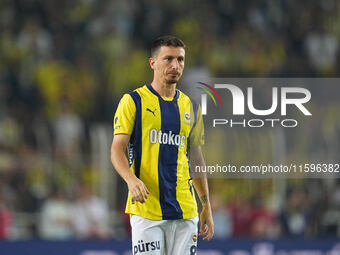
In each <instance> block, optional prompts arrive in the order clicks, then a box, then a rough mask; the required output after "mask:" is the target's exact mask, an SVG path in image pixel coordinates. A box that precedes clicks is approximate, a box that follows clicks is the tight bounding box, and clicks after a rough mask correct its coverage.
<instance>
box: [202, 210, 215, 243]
mask: <svg viewBox="0 0 340 255" xmlns="http://www.w3.org/2000/svg"><path fill="white" fill-rule="evenodd" d="M199 235H200V236H203V240H208V241H210V240H211V238H212V237H213V235H214V221H213V218H212V213H211V207H210V204H209V203H206V204H203V207H202V212H201V214H200V232H199Z"/></svg>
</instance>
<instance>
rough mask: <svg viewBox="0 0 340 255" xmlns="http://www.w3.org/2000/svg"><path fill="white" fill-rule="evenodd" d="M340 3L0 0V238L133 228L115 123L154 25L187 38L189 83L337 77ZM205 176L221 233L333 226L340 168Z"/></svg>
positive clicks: (143, 76) (338, 218) (141, 71)
mask: <svg viewBox="0 0 340 255" xmlns="http://www.w3.org/2000/svg"><path fill="white" fill-rule="evenodd" d="M339 14H340V9H339V3H338V2H337V1H335V0H312V1H310V0H309V1H307V0H303V1H293V0H278V1H262V0H259V1H256V0H246V1H236V0H235V1H223V0H214V1H208V0H198V1H194V0H188V1H180V0H171V1H170V0H164V1H155V0H148V1H146V0H143V1H135V0H126V1H109V0H101V1H95V0H74V1H67V0H55V1H54V0H53V1H44V0H2V1H1V2H0V238H2V239H22V238H43V239H70V238H79V239H88V238H99V239H102V238H110V237H115V238H124V237H125V238H126V237H128V233H129V230H128V221H127V218H126V216H124V214H123V207H124V203H125V197H126V193H127V190H126V187H125V185H124V184H123V183H122V182H121V180H120V179H119V178H117V176H116V174H115V173H114V171H113V170H112V167H111V165H110V161H109V146H110V143H111V139H112V130H111V123H112V117H113V113H114V110H115V107H116V106H117V103H118V100H119V98H120V97H121V96H122V94H123V93H124V92H126V91H128V90H132V89H134V88H136V87H138V86H140V85H142V84H143V83H145V82H148V81H150V80H151V71H149V67H148V63H147V58H148V56H149V51H148V47H149V45H150V42H151V41H152V40H153V39H154V38H155V37H157V36H159V35H163V34H175V35H177V36H179V37H180V38H182V39H183V40H184V42H185V43H186V45H187V60H186V71H185V76H186V77H183V80H184V81H188V80H190V78H188V77H190V75H194V74H195V73H200V74H206V75H210V76H213V77H296V76H300V77H328V76H337V75H339V73H340V55H339V39H340V15H339ZM336 107H338V105H337V106H335V108H330V110H329V111H331V112H332V113H331V115H330V116H335V115H332V114H333V113H334V111H335V110H336V109H338V108H336ZM325 114H326V115H327V112H326V113H325ZM337 125H338V126H337ZM310 128H311V129H312V128H313V127H310ZM339 130H340V125H339V121H338V122H337V124H334V125H333V126H326V127H324V128H320V129H318V132H320V133H319V134H321V136H322V137H327V138H329V139H331V140H335V141H336V140H337V139H339ZM304 132H306V133H308V134H311V133H313V132H309V131H308V130H304ZM322 142H323V141H321V143H322ZM309 146H310V144H308V143H307V142H306V143H303V144H302V145H301V146H300V147H299V148H298V149H297V151H295V153H296V155H299V153H300V152H301V153H302V152H303V151H307V150H309V149H310V148H309ZM338 148H339V144H337V145H335V147H333V151H337V152H338V153H339V149H338ZM246 150H247V148H244V149H240V150H237V151H235V152H234V153H235V158H237V156H238V155H245V154H246V153H247V151H246ZM269 155H270V154H269ZM337 155H339V154H337ZM210 182H211V184H210V185H211V187H212V195H211V196H212V203H213V208H214V209H213V211H214V217H215V225H216V238H233V237H249V238H279V237H324V236H332V237H340V185H339V183H338V182H337V181H336V180H335V179H334V180H327V179H326V180H319V179H313V180H306V179H299V180H280V181H277V180H226V179H221V180H210ZM282 182H284V183H282ZM282 185H284V186H285V187H286V188H285V189H284V194H281V195H280V196H277V195H275V194H277V190H282V189H278V187H282ZM221 190H223V192H221ZM239 190H241V191H242V192H239ZM278 197H281V198H282V199H281V201H280V202H279V206H275V204H277V203H278V202H277V201H276V202H274V203H273V202H272V201H273V200H277V199H278Z"/></svg>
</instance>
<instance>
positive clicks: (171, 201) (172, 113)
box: [158, 97, 183, 220]
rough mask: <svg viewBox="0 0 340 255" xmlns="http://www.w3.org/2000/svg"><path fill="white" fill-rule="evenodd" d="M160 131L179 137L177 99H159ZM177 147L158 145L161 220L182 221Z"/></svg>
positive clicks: (179, 125) (179, 123)
mask: <svg viewBox="0 0 340 255" xmlns="http://www.w3.org/2000/svg"><path fill="white" fill-rule="evenodd" d="M159 105H160V109H161V121H162V122H161V123H162V124H161V131H162V133H167V134H169V133H170V131H171V132H172V134H174V135H179V133H180V129H181V119H180V113H179V108H178V105H177V99H176V98H175V99H174V100H172V101H165V100H163V99H162V98H161V97H159ZM177 160H178V146H177V145H169V144H162V143H161V144H160V146H159V156H158V182H159V200H160V205H161V210H162V215H163V220H175V219H183V211H182V209H181V207H180V205H179V203H178V201H177V198H176V188H177Z"/></svg>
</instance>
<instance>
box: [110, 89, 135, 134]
mask: <svg viewBox="0 0 340 255" xmlns="http://www.w3.org/2000/svg"><path fill="white" fill-rule="evenodd" d="M135 118H136V105H135V102H134V101H133V99H132V97H131V96H130V95H129V94H125V95H124V96H123V97H122V99H121V100H120V102H119V104H118V107H117V110H116V114H115V116H114V119H113V129H114V134H115V135H117V134H128V135H131V134H132V131H133V128H134V126H135Z"/></svg>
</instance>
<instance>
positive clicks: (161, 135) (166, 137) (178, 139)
mask: <svg viewBox="0 0 340 255" xmlns="http://www.w3.org/2000/svg"><path fill="white" fill-rule="evenodd" d="M186 139H187V137H186V136H185V135H182V136H181V135H175V134H173V133H172V131H170V132H169V133H166V132H163V131H162V130H159V131H158V130H157V129H155V128H153V129H151V130H150V143H153V144H155V143H157V142H158V143H159V144H168V145H176V146H180V148H181V149H184V146H185V140H186Z"/></svg>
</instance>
